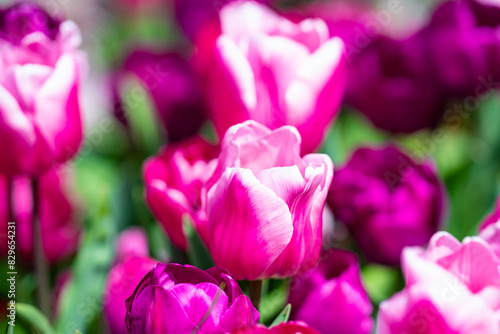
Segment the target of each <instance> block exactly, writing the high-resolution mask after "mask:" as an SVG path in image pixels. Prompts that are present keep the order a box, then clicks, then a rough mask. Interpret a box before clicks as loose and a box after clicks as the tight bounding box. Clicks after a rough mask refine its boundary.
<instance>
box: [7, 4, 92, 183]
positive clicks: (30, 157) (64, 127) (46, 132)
mask: <svg viewBox="0 0 500 334" xmlns="http://www.w3.org/2000/svg"><path fill="white" fill-rule="evenodd" d="M80 42H81V36H80V32H79V31H78V28H77V26H76V25H75V24H74V23H73V22H71V21H64V22H60V21H58V20H57V19H54V18H52V17H50V16H49V15H48V14H47V13H45V12H43V11H42V10H41V9H40V8H39V7H38V6H37V5H34V4H22V3H21V4H16V5H13V6H11V7H9V8H7V9H3V10H0V142H1V143H2V144H3V145H4V146H5V147H9V149H8V150H5V151H4V152H3V154H2V155H1V156H0V173H1V174H3V175H7V176H14V175H18V174H30V175H38V174H40V173H42V172H43V171H45V170H47V169H48V168H50V167H51V166H52V165H54V164H56V163H61V162H64V161H66V160H67V159H69V158H71V157H72V156H73V155H74V154H75V153H76V152H77V150H78V148H79V146H80V143H81V140H82V124H81V116H80V105H79V101H78V91H79V80H80V77H81V75H82V72H83V71H84V67H85V57H84V54H83V53H82V51H79V50H78V47H79V45H80Z"/></svg>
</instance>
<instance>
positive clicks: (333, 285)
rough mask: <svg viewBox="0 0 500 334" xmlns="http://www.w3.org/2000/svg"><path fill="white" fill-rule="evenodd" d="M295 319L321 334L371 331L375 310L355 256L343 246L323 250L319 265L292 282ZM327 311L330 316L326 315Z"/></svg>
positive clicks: (352, 333) (355, 333) (290, 295)
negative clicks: (362, 280) (372, 315)
mask: <svg viewBox="0 0 500 334" xmlns="http://www.w3.org/2000/svg"><path fill="white" fill-rule="evenodd" d="M289 302H290V303H291V305H292V319H295V320H301V321H304V322H306V323H307V324H309V325H310V326H311V327H313V328H315V329H317V330H318V331H319V332H321V333H322V334H330V333H331V334H369V333H371V332H372V330H373V320H372V318H371V313H372V311H373V308H372V305H371V302H370V300H369V299H368V295H367V294H366V292H365V289H364V287H363V284H362V283H361V277H360V272H359V265H358V261H357V259H356V255H354V254H353V253H350V252H348V251H343V250H340V249H330V250H328V251H326V252H325V253H323V255H322V256H321V259H320V262H319V263H318V266H317V267H316V268H313V269H311V270H309V271H307V272H306V273H304V274H302V275H300V276H295V277H293V278H292V280H291V282H290V294H289ZM325 314H328V316H325Z"/></svg>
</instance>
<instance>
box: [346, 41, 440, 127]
mask: <svg viewBox="0 0 500 334" xmlns="http://www.w3.org/2000/svg"><path fill="white" fill-rule="evenodd" d="M435 76H436V73H435V71H433V70H432V69H431V68H430V67H429V60H428V57H427V56H426V45H425V43H424V42H423V41H422V40H421V39H419V38H416V37H412V38H408V39H405V40H394V39H391V38H389V37H385V36H374V37H373V38H372V39H371V40H370V43H369V44H368V45H367V46H366V47H365V48H363V49H362V50H361V51H360V53H359V54H356V55H353V56H352V57H351V62H350V63H349V80H348V84H347V90H346V102H347V103H348V104H349V105H351V106H352V107H354V108H356V109H357V110H359V111H361V112H362V113H363V114H364V115H365V116H366V117H368V119H369V120H370V121H371V122H372V123H373V124H374V125H375V126H377V127H378V128H381V129H384V130H387V131H390V132H393V133H410V132H414V131H417V130H420V129H423V128H432V127H435V126H436V125H437V124H438V123H439V121H440V120H441V118H442V115H443V112H444V110H445V103H446V100H447V96H446V94H445V92H444V91H443V89H442V88H441V86H440V85H439V83H438V82H437V81H436V79H435Z"/></svg>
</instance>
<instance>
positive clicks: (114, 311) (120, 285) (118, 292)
mask: <svg viewBox="0 0 500 334" xmlns="http://www.w3.org/2000/svg"><path fill="white" fill-rule="evenodd" d="M148 255H149V251H148V240H147V237H146V234H145V232H144V231H143V230H142V229H139V228H130V229H128V230H126V231H124V232H122V233H121V234H120V236H119V238H118V240H117V243H116V255H115V265H114V266H113V267H112V268H111V271H110V272H109V275H108V278H107V281H106V286H105V289H104V293H103V308H104V314H105V316H106V321H107V323H108V325H109V329H110V331H111V333H112V334H123V333H127V328H126V327H125V316H126V315H127V308H126V307H125V300H126V299H127V298H128V297H129V296H130V295H131V294H132V293H133V292H134V290H135V288H136V286H137V285H138V284H139V283H140V282H141V280H142V278H143V277H144V276H145V275H146V274H147V273H148V272H149V271H150V270H151V269H152V268H153V267H154V266H155V264H156V263H157V262H158V261H156V260H154V259H151V258H150V257H149V256H148Z"/></svg>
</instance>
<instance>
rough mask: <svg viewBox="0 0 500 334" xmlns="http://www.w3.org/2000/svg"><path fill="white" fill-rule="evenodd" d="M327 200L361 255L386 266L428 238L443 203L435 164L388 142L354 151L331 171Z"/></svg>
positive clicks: (439, 222) (441, 211)
mask: <svg viewBox="0 0 500 334" xmlns="http://www.w3.org/2000/svg"><path fill="white" fill-rule="evenodd" d="M328 201H329V205H330V207H331V208H332V211H333V213H334V215H335V217H336V219H338V220H340V221H341V222H343V223H344V224H345V225H346V226H347V228H348V229H349V230H350V232H351V233H352V235H353V236H354V239H355V240H356V242H357V244H358V246H359V247H360V248H361V250H362V251H363V253H364V254H365V256H366V257H367V258H368V259H369V260H370V261H374V262H378V263H382V264H389V265H397V264H398V263H399V259H400V255H401V251H402V249H403V248H404V247H405V246H415V245H423V244H425V243H426V242H427V241H428V240H429V238H430V237H431V236H432V234H433V233H434V232H436V231H437V230H438V228H439V226H440V225H441V222H442V218H443V211H444V209H443V207H444V204H445V198H444V187H443V186H442V184H441V182H440V180H439V179H438V176H437V173H436V172H435V169H434V167H433V166H432V165H431V164H429V163H426V162H425V163H423V164H417V163H416V162H414V161H413V160H412V159H410V157H408V156H407V155H405V154H403V153H402V152H400V151H399V150H398V149H397V148H395V147H391V146H389V147H385V148H381V149H372V148H360V149H358V150H356V151H355V152H354V154H353V155H352V157H351V158H350V160H349V161H348V162H347V164H346V165H345V166H344V167H343V168H341V169H340V170H339V171H338V172H337V173H336V176H335V178H334V180H333V182H332V186H331V189H330V194H329V197H328Z"/></svg>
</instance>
